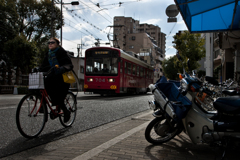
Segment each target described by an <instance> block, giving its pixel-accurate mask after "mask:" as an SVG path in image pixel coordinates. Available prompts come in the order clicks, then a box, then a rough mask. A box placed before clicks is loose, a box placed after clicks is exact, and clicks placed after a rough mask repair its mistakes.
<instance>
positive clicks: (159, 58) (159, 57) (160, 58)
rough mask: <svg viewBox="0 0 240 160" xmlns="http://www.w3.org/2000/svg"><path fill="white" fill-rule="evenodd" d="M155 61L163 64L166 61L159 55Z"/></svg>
mask: <svg viewBox="0 0 240 160" xmlns="http://www.w3.org/2000/svg"><path fill="white" fill-rule="evenodd" d="M155 60H156V61H160V62H162V61H163V60H164V58H162V57H161V56H159V55H158V56H156V57H155Z"/></svg>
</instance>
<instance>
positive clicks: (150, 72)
mask: <svg viewBox="0 0 240 160" xmlns="http://www.w3.org/2000/svg"><path fill="white" fill-rule="evenodd" d="M149 79H152V71H149Z"/></svg>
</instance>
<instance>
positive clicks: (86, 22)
mask: <svg viewBox="0 0 240 160" xmlns="http://www.w3.org/2000/svg"><path fill="white" fill-rule="evenodd" d="M65 9H66V10H67V11H69V12H71V11H70V10H68V8H67V7H65ZM71 14H72V12H71ZM74 16H76V17H78V18H79V19H81V20H83V21H84V22H86V23H88V24H90V25H91V26H92V27H94V28H96V29H98V30H99V31H101V32H103V33H105V34H107V33H106V32H105V31H104V30H102V29H100V28H99V27H97V26H95V25H94V24H92V23H91V22H89V21H87V20H85V19H84V18H82V17H81V16H78V15H77V14H76V13H75V14H74Z"/></svg>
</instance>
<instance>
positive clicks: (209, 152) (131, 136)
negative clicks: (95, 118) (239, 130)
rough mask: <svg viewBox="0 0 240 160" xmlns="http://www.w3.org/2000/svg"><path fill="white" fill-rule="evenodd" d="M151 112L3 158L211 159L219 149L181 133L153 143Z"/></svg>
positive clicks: (228, 156) (234, 156)
mask: <svg viewBox="0 0 240 160" xmlns="http://www.w3.org/2000/svg"><path fill="white" fill-rule="evenodd" d="M152 119H153V116H152V115H151V111H146V112H142V113H141V114H138V115H135V117H128V118H125V119H124V120H123V121H119V122H112V123H109V124H106V125H104V126H101V127H98V128H97V129H92V130H88V131H85V132H83V133H79V134H76V135H72V136H69V137H67V138H64V139H61V140H59V141H62V144H61V145H59V143H56V142H50V143H49V144H46V145H42V146H39V147H35V148H33V149H30V150H27V151H24V152H21V153H18V154H15V155H12V156H9V157H5V158H3V160H12V159H17V160H21V159H24V160H25V159H28V160H87V159H90V160H105V159H109V160H112V159H113V160H114V159H120V160H122V159H124V160H125V159H129V160H141V159H152V160H214V159H215V158H216V157H218V158H219V157H220V154H221V152H220V151H219V150H214V148H211V147H209V146H208V145H203V144H201V145H194V144H192V143H191V141H190V139H189V138H188V136H186V135H185V134H184V133H182V134H180V135H179V136H176V137H175V138H174V139H172V140H171V141H169V142H167V143H165V144H163V145H159V146H154V145H151V144H150V143H148V142H147V141H146V140H145V137H144V131H145V128H146V126H147V125H148V123H149V122H150V120H152ZM226 159H229V160H234V159H239V153H230V152H229V153H227V154H226Z"/></svg>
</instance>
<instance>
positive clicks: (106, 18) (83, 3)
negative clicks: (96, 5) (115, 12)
mask: <svg viewBox="0 0 240 160" xmlns="http://www.w3.org/2000/svg"><path fill="white" fill-rule="evenodd" d="M80 2H81V3H83V2H82V1H80ZM83 4H84V5H86V4H85V3H83ZM86 6H87V7H88V8H90V9H91V10H93V11H95V10H94V9H92V8H91V7H89V6H88V5H86ZM95 12H97V11H95ZM97 13H98V14H99V15H100V16H102V17H103V18H104V19H106V20H107V21H108V22H110V23H112V22H111V21H109V20H108V19H107V18H106V17H104V16H103V15H101V14H100V13H99V12H97Z"/></svg>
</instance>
